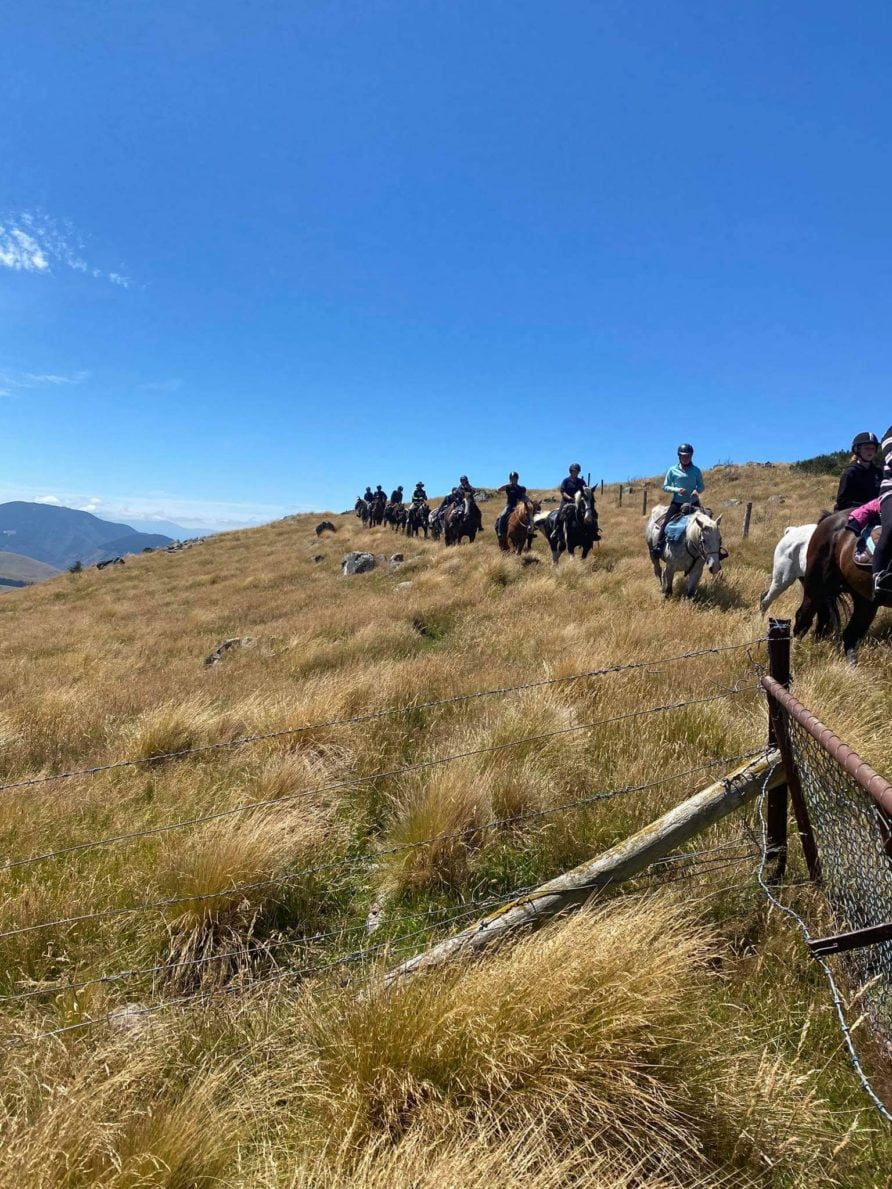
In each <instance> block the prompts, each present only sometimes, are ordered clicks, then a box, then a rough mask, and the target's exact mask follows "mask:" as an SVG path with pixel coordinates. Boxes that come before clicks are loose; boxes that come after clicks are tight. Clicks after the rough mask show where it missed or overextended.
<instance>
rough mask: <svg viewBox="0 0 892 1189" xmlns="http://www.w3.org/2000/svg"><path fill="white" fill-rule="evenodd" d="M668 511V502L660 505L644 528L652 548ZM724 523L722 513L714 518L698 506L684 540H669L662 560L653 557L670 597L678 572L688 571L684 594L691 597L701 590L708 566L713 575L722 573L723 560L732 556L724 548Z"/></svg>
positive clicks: (664, 547) (693, 512)
mask: <svg viewBox="0 0 892 1189" xmlns="http://www.w3.org/2000/svg"><path fill="white" fill-rule="evenodd" d="M667 511H668V507H667V506H666V505H665V504H662V505H661V504H657V506H656V507H655V508H654V510H653V511H652V512H651V514H650V519H649V520H648V522H647V528H646V529H645V530H644V539H645V541H646V542H647V547H648V549H654V548H656V544H657V541H658V539H659V536H660V531H659V528H658V527H657V526H658V524H659V521H660V519H661V518H662V517H663V516H665V514H666V512H667ZM721 522H722V518H721V516H717V517H716V519H715V520H713V519H712V517H711V516H710V515H709V514H708V513H707V512H706V511H705V510H704V509H703V508H695V509H694V510H693V511H692V512H691V515H690V518H689V519H688V523H687V526H686V528H685V533H684V537H683V538H682V539H681V540H680V541H670V540H668V539H667V540H666V543H665V544H664V546H663V549H662V552H661V554H660V558H659V560H656V559H653V558H652V560H653V567H654V573H655V574H656V576H657V581H658V582H659V584H660V586H661V588H662V591H663V594H664V595H665V596H666V598H667V599H668V598H671V596H672V585H673V583H674V581H675V575H676V574H679V573H681V574H684V576H685V577H686V578H687V582H686V583H685V589H684V594H685V597H686V598H688V599H689V598H691V597H692V596H693V594H694V591H695V590H696V589H697V584H698V582H699V581H700V576H701V574H702V573H703V567H704V566H706V568H707V569H708V570H709V572H710V574H712V575H713V577H714V576H715V575H717V574H720V573H721V571H722V559H723V558H725V557H727V556H728V554H727V553H726V552H725V550H724V549H723V548H722V534H721V531H720V529H719V525H720V524H721ZM660 562H665V565H666V568H665V570H664V569H661V566H660Z"/></svg>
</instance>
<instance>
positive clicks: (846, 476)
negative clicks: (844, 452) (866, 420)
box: [833, 433, 882, 512]
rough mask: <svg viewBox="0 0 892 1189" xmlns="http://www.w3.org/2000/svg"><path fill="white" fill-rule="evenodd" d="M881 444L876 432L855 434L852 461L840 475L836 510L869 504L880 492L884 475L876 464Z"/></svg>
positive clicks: (834, 508)
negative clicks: (875, 460)
mask: <svg viewBox="0 0 892 1189" xmlns="http://www.w3.org/2000/svg"><path fill="white" fill-rule="evenodd" d="M879 445H880V444H879V442H878V441H877V438H876V434H872V433H859V434H856V435H855V437H854V439H853V441H852V461H851V462H850V463H849V465H848V466H847V467H846V469H845V470H844V471H843V473H842V475H841V476H840V479H839V490H838V491H837V493H836V503H835V504H834V506H833V510H834V512H844V511H846V510H848V509H849V508H860V507H861V505H862V504H869V503H870V501H871V500H875V499H876V498H877V496H878V495H879V494H880V481H881V479H882V475H881V473H880V471H879V469H878V468H877V467H876V466H875V465H874V459H875V458H876V454H877V450H878V449H879Z"/></svg>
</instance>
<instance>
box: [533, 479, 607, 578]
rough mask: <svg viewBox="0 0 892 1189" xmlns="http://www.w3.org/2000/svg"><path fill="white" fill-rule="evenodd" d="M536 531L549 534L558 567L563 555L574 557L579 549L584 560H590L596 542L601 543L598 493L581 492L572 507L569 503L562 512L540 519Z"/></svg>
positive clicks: (552, 553) (560, 509)
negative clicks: (538, 529) (596, 496)
mask: <svg viewBox="0 0 892 1189" xmlns="http://www.w3.org/2000/svg"><path fill="white" fill-rule="evenodd" d="M536 527H537V528H541V529H542V531H543V533H544V534H545V539H546V541H547V542H548V544H549V546H550V548H551V560H552V561H553V562H554V564H555V565H557V564H558V562H559V561H560V556H561V554H562V553H564V552H567V553H569V554H570V556H571V557H574V556H575V555H576V550H577V549H581V550H582V556H583V559H585V558H587V557H588V555H589V553H591V550H592V547H593V545H594V544H595V541H600V540H601V530H600V528H599V526H598V509H597V508H596V507H595V493H594V490H593V489H592V488H591V487H586V488H584V489H583V490H582V491H577V493H576V496H575V498H574V500H573V502H572V503H570V502H565V503H564V504H562V505H561V507H560V508H555V509H554V511H552V512H549V513H547V514H546V515H545V516H540V517H537V519H536Z"/></svg>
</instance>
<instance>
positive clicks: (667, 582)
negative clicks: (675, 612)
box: [660, 561, 675, 599]
mask: <svg viewBox="0 0 892 1189" xmlns="http://www.w3.org/2000/svg"><path fill="white" fill-rule="evenodd" d="M674 581H675V567H674V566H673V564H672V562H671V561H667V562H666V569H665V570H664V571H663V573H662V576H661V578H660V585H661V586H662V588H663V597H664V598H667V599H671V598H672V584H673V582H674Z"/></svg>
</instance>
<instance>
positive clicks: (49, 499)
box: [34, 495, 62, 504]
mask: <svg viewBox="0 0 892 1189" xmlns="http://www.w3.org/2000/svg"><path fill="white" fill-rule="evenodd" d="M34 503H35V504H61V503H62V501H61V500H60V499H59V497H58V496H57V495H39V496H37V498H36V499H35V501H34Z"/></svg>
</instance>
